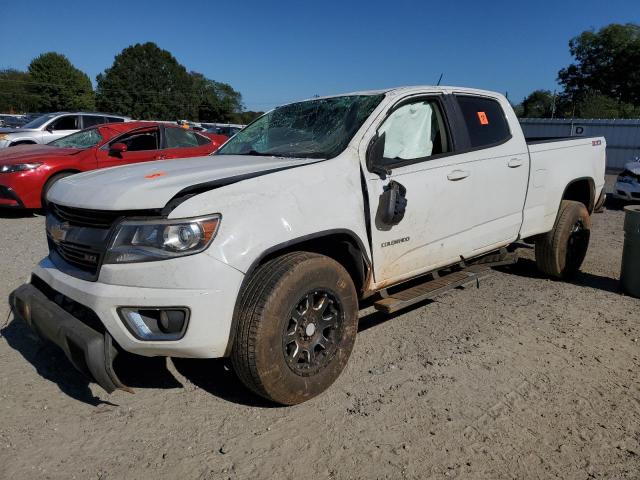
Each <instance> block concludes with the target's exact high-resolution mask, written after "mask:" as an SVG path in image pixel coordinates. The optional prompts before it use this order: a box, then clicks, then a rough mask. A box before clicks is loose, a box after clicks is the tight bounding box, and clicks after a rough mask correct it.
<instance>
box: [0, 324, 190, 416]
mask: <svg viewBox="0 0 640 480" xmlns="http://www.w3.org/2000/svg"><path fill="white" fill-rule="evenodd" d="M0 337H1V338H4V339H5V340H6V342H7V344H8V345H9V346H10V347H11V348H13V349H14V350H16V351H17V352H19V353H20V354H21V355H22V356H23V358H24V359H25V360H26V361H27V362H29V363H31V364H32V365H33V366H34V367H35V369H36V371H37V372H38V374H39V375H40V376H42V377H43V378H46V379H47V380H49V381H51V382H53V383H55V384H56V385H57V386H58V388H59V389H60V391H62V392H63V393H65V394H66V395H68V396H69V397H71V398H74V399H76V400H78V401H80V402H83V403H87V404H89V405H100V404H108V405H114V404H113V403H111V402H109V401H105V400H102V399H100V398H98V397H96V396H95V395H94V394H93V393H92V392H91V389H90V388H89V384H90V380H89V379H88V378H86V377H85V376H84V375H83V374H81V373H80V372H78V371H77V370H76V369H75V367H74V366H73V365H72V364H71V362H69V360H67V357H66V356H65V355H64V353H63V352H62V350H60V349H59V348H58V347H56V346H55V345H53V344H51V343H49V342H45V341H43V340H41V339H40V338H39V337H38V336H37V335H36V334H35V333H34V332H33V331H32V330H31V329H30V328H29V327H28V326H27V325H26V324H24V323H23V322H21V321H19V320H15V319H14V320H13V321H11V322H10V323H9V324H8V325H7V326H6V327H4V328H3V329H2V330H0ZM114 369H115V370H116V372H117V374H118V376H119V377H120V378H121V380H122V381H123V382H124V384H125V385H129V386H131V387H133V388H165V389H168V388H179V387H182V384H181V383H180V382H178V380H176V378H175V377H174V376H173V375H172V374H171V372H169V370H167V367H166V360H165V359H164V358H147V357H140V356H135V355H130V354H126V353H125V354H120V355H118V356H117V357H116V360H115V362H114Z"/></svg>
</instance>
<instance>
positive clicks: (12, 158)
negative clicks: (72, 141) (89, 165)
mask: <svg viewBox="0 0 640 480" xmlns="http://www.w3.org/2000/svg"><path fill="white" fill-rule="evenodd" d="M82 151H83V150H81V149H78V148H60V147H51V146H49V145H17V146H15V147H10V148H2V149H0V165H15V164H18V163H31V162H41V163H44V161H45V160H51V159H52V158H54V157H67V156H69V155H76V154H77V153H79V152H82Z"/></svg>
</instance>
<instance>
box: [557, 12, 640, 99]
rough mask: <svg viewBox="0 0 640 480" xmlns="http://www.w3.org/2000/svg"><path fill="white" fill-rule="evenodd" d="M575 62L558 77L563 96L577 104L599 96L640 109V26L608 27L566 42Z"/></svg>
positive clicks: (561, 71)
mask: <svg viewBox="0 0 640 480" xmlns="http://www.w3.org/2000/svg"><path fill="white" fill-rule="evenodd" d="M569 50H570V52H571V55H572V56H573V57H574V58H575V63H572V64H571V65H569V66H568V67H567V68H563V69H562V70H560V72H559V73H558V80H559V82H560V83H561V84H562V85H563V86H564V91H565V94H566V95H567V96H568V97H571V98H572V99H573V100H574V101H575V102H577V103H579V102H581V101H583V100H584V99H585V97H587V96H588V95H593V94H594V93H599V94H602V95H605V96H607V97H610V98H612V99H614V101H618V102H624V103H629V104H632V105H640V25H637V24H633V23H628V24H625V25H621V24H611V25H608V26H606V27H603V28H601V29H600V30H598V31H594V30H590V31H585V32H582V33H581V34H580V35H578V36H577V37H575V38H572V39H571V41H570V42H569Z"/></svg>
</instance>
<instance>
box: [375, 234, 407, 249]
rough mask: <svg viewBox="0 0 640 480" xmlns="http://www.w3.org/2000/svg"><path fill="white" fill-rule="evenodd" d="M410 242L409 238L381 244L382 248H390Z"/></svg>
mask: <svg viewBox="0 0 640 480" xmlns="http://www.w3.org/2000/svg"><path fill="white" fill-rule="evenodd" d="M408 241H409V237H404V238H398V239H396V240H390V241H388V242H383V243H381V244H380V246H381V247H382V248H384V247H390V246H392V245H397V244H398V243H404V242H408Z"/></svg>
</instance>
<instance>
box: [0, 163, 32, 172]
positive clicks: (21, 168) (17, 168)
mask: <svg viewBox="0 0 640 480" xmlns="http://www.w3.org/2000/svg"><path fill="white" fill-rule="evenodd" d="M40 165H42V164H41V163H18V164H16V165H2V166H1V167H0V173H14V172H26V171H28V170H35V169H36V168H38V167H39V166H40Z"/></svg>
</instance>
